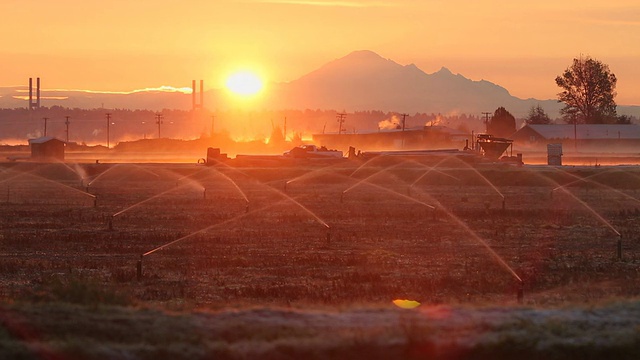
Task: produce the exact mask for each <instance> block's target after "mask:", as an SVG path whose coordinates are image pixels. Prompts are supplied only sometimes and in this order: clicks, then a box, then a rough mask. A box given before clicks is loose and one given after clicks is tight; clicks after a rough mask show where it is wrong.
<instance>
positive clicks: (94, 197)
mask: <svg viewBox="0 0 640 360" xmlns="http://www.w3.org/2000/svg"><path fill="white" fill-rule="evenodd" d="M93 207H94V208H97V207H98V195H94V196H93Z"/></svg>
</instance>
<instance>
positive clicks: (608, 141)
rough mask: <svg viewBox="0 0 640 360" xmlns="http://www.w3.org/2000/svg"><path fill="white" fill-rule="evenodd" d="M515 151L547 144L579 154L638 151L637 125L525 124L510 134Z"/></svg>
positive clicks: (639, 132)
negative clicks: (574, 150) (556, 144)
mask: <svg viewBox="0 0 640 360" xmlns="http://www.w3.org/2000/svg"><path fill="white" fill-rule="evenodd" d="M512 139H513V140H514V144H515V146H516V147H517V148H519V149H523V148H530V149H546V146H547V144H550V143H558V144H563V145H564V147H565V148H566V149H573V148H574V147H577V148H578V150H579V151H606V152H615V151H636V152H637V151H638V150H639V149H640V126H638V125H617V124H611V125H606V124H597V125H596V124H578V125H575V126H574V125H572V124H561V125H525V126H523V127H522V128H520V129H519V130H518V131H516V133H515V134H513V136H512Z"/></svg>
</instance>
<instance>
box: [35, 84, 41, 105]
mask: <svg viewBox="0 0 640 360" xmlns="http://www.w3.org/2000/svg"><path fill="white" fill-rule="evenodd" d="M36 84H37V85H36V86H37V90H36V91H37V93H36V109H39V108H40V78H38V79H37V80H36Z"/></svg>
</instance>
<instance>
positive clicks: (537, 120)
mask: <svg viewBox="0 0 640 360" xmlns="http://www.w3.org/2000/svg"><path fill="white" fill-rule="evenodd" d="M524 121H525V122H526V123H527V124H544V125H546V124H551V118H550V117H549V115H547V113H546V112H544V109H543V108H542V106H540V104H538V105H537V106H532V107H531V109H529V114H528V115H527V118H526V119H525V120H524Z"/></svg>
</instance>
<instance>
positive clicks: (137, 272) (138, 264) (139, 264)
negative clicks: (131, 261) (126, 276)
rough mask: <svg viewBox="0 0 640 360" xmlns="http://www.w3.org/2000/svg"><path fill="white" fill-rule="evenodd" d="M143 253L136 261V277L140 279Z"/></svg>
mask: <svg viewBox="0 0 640 360" xmlns="http://www.w3.org/2000/svg"><path fill="white" fill-rule="evenodd" d="M143 256H144V255H140V259H139V260H138V261H137V262H136V279H137V280H138V281H140V280H141V279H142V257H143Z"/></svg>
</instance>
